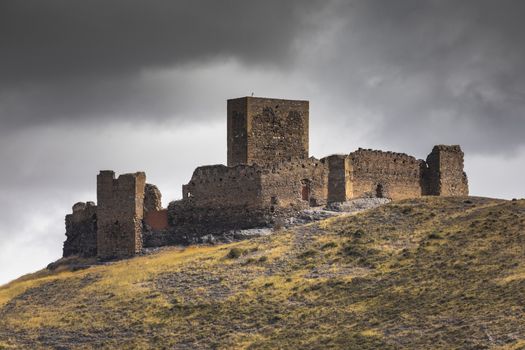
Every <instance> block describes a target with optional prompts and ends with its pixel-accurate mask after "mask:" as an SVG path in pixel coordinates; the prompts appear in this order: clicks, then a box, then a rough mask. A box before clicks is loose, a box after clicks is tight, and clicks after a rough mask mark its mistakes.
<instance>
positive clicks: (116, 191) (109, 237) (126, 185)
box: [97, 171, 146, 259]
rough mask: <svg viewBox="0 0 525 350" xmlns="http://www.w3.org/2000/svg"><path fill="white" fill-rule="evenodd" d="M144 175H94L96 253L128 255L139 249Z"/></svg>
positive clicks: (106, 255)
mask: <svg viewBox="0 0 525 350" xmlns="http://www.w3.org/2000/svg"><path fill="white" fill-rule="evenodd" d="M145 186H146V175H145V174H144V173H143V172H138V173H134V174H124V175H120V176H119V177H118V179H115V173H114V172H113V171H101V172H100V174H99V175H98V176H97V201H98V206H97V255H98V256H99V257H100V258H103V259H109V258H122V257H129V256H133V255H135V254H137V253H139V252H140V251H141V249H142V218H143V214H144V190H145Z"/></svg>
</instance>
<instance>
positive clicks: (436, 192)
mask: <svg viewBox="0 0 525 350" xmlns="http://www.w3.org/2000/svg"><path fill="white" fill-rule="evenodd" d="M427 166H428V167H427V169H426V171H425V173H424V175H423V193H424V194H427V195H433V196H468V179H467V174H466V173H465V172H464V171H463V151H462V150H461V147H460V146H459V145H453V146H447V145H437V146H434V148H433V149H432V152H431V153H430V154H429V155H428V157H427Z"/></svg>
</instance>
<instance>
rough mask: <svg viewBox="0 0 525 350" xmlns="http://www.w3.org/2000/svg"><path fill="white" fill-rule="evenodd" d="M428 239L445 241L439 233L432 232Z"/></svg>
mask: <svg viewBox="0 0 525 350" xmlns="http://www.w3.org/2000/svg"><path fill="white" fill-rule="evenodd" d="M428 239H443V236H442V235H441V233H439V232H432V233H431V234H429V235H428Z"/></svg>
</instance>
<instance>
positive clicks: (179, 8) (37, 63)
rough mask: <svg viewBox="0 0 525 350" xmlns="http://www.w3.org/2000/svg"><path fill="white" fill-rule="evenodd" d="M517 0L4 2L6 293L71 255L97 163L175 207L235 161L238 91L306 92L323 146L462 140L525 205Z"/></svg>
mask: <svg viewBox="0 0 525 350" xmlns="http://www.w3.org/2000/svg"><path fill="white" fill-rule="evenodd" d="M524 14H525V2H524V1H521V0H490V1H489V0H464V1H457V0H396V1H390V0H355V1H354V0H319V1H307V0H287V1H283V0H265V1H260V0H253V1H251V0H221V1H214V0H207V1H205V0H178V1H172V0H141V1H138V0H90V1H85V0H47V1H42V0H25V1H20V0H0V167H1V170H2V171H1V175H0V176H1V177H0V179H1V181H0V284H1V283H5V282H7V281H9V280H11V279H13V278H15V277H17V276H19V275H21V274H23V273H27V272H31V271H34V270H37V269H40V268H42V267H43V266H45V265H46V264H47V263H49V262H51V261H53V260H55V259H57V258H59V257H60V255H61V250H62V242H63V240H64V238H65V236H64V232H65V229H64V215H65V214H66V213H68V212H70V211H71V206H72V205H73V204H74V203H75V202H77V201H88V200H93V201H95V200H96V195H95V180H96V174H97V173H98V171H99V170H100V169H113V170H115V171H117V172H118V173H121V172H134V171H137V170H144V171H146V174H147V177H148V182H151V183H155V184H157V185H158V186H159V187H160V189H161V191H162V192H163V197H164V198H163V203H164V205H167V203H168V202H169V201H170V200H173V199H177V198H180V195H181V190H180V189H181V185H182V184H183V183H186V182H187V181H188V180H189V178H190V176H191V173H192V171H193V169H194V168H195V167H196V166H198V165H202V164H217V163H224V162H225V161H226V99H228V98H234V97H239V96H246V95H250V94H251V93H252V92H253V93H254V94H255V95H256V96H268V97H280V98H291V99H293V98H298V99H308V100H310V109H311V110H310V116H311V131H310V142H311V154H312V155H314V156H318V157H321V156H325V155H327V154H330V153H348V152H350V151H353V150H355V149H356V148H357V147H364V148H377V149H384V150H393V151H400V152H406V153H409V154H412V155H415V156H416V157H418V158H424V157H426V155H427V154H428V153H429V152H430V150H431V149H432V146H433V145H434V144H438V143H445V144H461V146H462V147H463V150H464V151H465V153H466V158H465V162H466V170H467V173H468V175H469V181H470V189H471V193H472V194H473V195H480V196H490V197H498V198H513V197H525V184H524V182H523V179H524V177H523V173H524V172H525V136H524V135H525V44H524V41H523V40H524V39H523V38H525V21H523V16H524Z"/></svg>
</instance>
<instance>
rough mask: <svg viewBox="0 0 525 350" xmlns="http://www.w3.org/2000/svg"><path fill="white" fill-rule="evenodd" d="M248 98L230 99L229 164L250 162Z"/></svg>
mask: <svg viewBox="0 0 525 350" xmlns="http://www.w3.org/2000/svg"><path fill="white" fill-rule="evenodd" d="M247 101H248V98H246V97H245V98H237V99H234V100H228V103H227V105H228V107H227V110H228V111H227V113H228V115H227V138H228V142H227V143H228V153H227V157H228V166H234V165H237V164H247V163H248V122H247V113H248V110H247Z"/></svg>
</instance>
